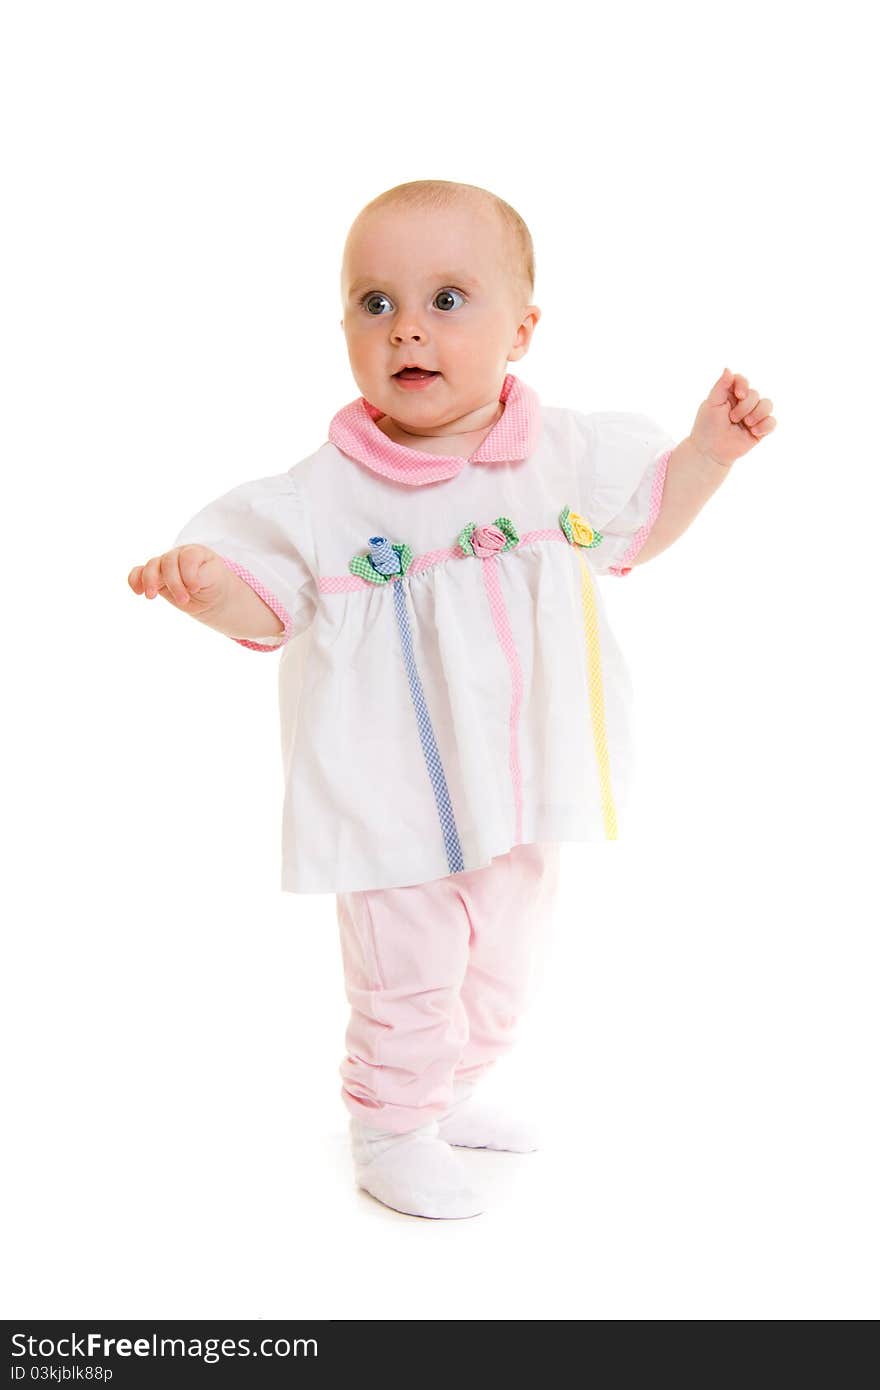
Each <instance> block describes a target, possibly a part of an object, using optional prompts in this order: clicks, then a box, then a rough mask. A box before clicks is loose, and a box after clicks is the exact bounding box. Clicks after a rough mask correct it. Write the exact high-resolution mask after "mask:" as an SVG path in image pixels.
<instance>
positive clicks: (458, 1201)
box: [350, 1117, 483, 1218]
mask: <svg viewBox="0 0 880 1390" xmlns="http://www.w3.org/2000/svg"><path fill="white" fill-rule="evenodd" d="M350 1128H351V1140H352V1153H353V1155H354V1166H355V1176H356V1178H357V1184H358V1187H362V1188H363V1189H364V1191H365V1192H369V1193H370V1195H371V1196H372V1197H375V1198H376V1199H377V1200H378V1201H380V1202H382V1203H383V1204H384V1205H385V1206H386V1207H391V1208H392V1209H393V1210H394V1211H402V1212H405V1213H406V1215H407V1216H431V1217H445V1218H455V1217H464V1216H479V1214H480V1212H481V1211H482V1210H483V1202H482V1200H481V1199H480V1197H479V1195H478V1194H477V1193H476V1192H475V1191H474V1190H473V1188H472V1187H471V1186H470V1183H469V1182H468V1179H467V1174H466V1173H465V1171H464V1168H463V1166H462V1164H461V1162H460V1160H459V1159H457V1158H456V1156H455V1154H454V1153H453V1152H452V1150H451V1149H450V1147H449V1145H448V1144H446V1143H444V1142H443V1141H442V1140H440V1139H439V1138H438V1137H437V1121H436V1120H433V1121H432V1122H431V1123H430V1124H427V1125H422V1126H421V1127H420V1128H419V1129H414V1130H410V1131H409V1132H408V1133H406V1134H392V1133H391V1132H390V1131H387V1130H375V1129H370V1128H369V1127H368V1126H367V1125H364V1124H361V1122H360V1121H359V1120H356V1119H354V1117H352V1119H351V1124H350Z"/></svg>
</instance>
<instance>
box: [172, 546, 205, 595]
mask: <svg viewBox="0 0 880 1390" xmlns="http://www.w3.org/2000/svg"><path fill="white" fill-rule="evenodd" d="M209 556H210V552H209V551H207V550H203V549H201V547H199V546H194V545H191V546H184V547H183V549H181V550H180V551H179V552H178V556H177V563H178V567H179V569H180V577H181V579H182V581H183V583H184V585H185V586H186V590H187V593H189V594H197V593H198V592H199V589H200V588H204V583H202V584H200V583H199V570H200V569H201V568H202V565H203V564H204V563H205V560H206V559H208V558H209Z"/></svg>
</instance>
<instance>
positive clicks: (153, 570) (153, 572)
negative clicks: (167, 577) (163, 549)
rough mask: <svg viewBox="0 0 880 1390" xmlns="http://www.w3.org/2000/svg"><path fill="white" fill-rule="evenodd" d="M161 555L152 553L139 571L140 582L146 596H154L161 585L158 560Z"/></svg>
mask: <svg viewBox="0 0 880 1390" xmlns="http://www.w3.org/2000/svg"><path fill="white" fill-rule="evenodd" d="M161 558H162V557H161V556H160V555H154V556H153V557H152V559H151V560H148V561H147V563H146V564H145V565H144V567H143V570H142V571H141V583H142V584H143V588H144V593H145V594H146V596H147V598H155V597H156V595H157V594H158V592H159V590H160V588H161V587H162V584H161V580H160V579H159V561H160V559H161Z"/></svg>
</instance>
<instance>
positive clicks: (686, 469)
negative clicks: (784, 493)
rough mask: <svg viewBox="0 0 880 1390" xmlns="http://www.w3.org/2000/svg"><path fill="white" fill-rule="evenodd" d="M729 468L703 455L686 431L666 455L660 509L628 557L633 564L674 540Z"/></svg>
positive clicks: (651, 557) (656, 552)
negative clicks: (649, 527) (644, 535)
mask: <svg viewBox="0 0 880 1390" xmlns="http://www.w3.org/2000/svg"><path fill="white" fill-rule="evenodd" d="M673 437H674V436H673ZM729 472H730V469H729V468H725V467H724V465H723V464H721V463H716V462H715V460H714V459H712V458H707V457H706V455H705V454H703V453H702V452H701V450H700V449H698V448H697V446H696V444H694V442H693V440H692V439H691V437H690V435H688V437H687V439H683V440H682V441H681V443H680V444H679V445H677V446H676V448H674V449H673V451H672V453H671V454H670V455H669V462H668V464H667V466H666V480H665V482H664V484H663V497H662V500H661V503H660V511H659V512H658V513H657V519H656V521H655V522H654V524H653V526H652V527H651V530H650V531H649V533H648V536H647V538H646V540H645V543H644V545H643V546H642V547H641V549H640V550H639V551H638V553H637V554H636V555H635V556H634V557H633V559H632V562H631V563H632V565H633V567H635V566H636V565H643V564H644V563H645V561H646V560H652V559H653V558H654V556H655V555H659V554H660V552H661V550H666V548H667V547H668V546H670V545H672V542H673V541H677V540H678V538H679V536H680V535H682V534H683V532H685V531H686V530H687V528H688V527H689V526H690V524H691V522H692V521H693V520H694V518H695V517H696V515H697V513H698V512H699V511H701V510H702V508H703V506H704V505H705V503H706V502H707V501H708V500H709V498H710V497H711V496H712V494H713V492H715V490H716V488H719V487H720V486H721V484H722V483H723V482H724V479H725V478H726V477H727V475H728V473H729Z"/></svg>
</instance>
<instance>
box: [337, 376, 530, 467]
mask: <svg viewBox="0 0 880 1390" xmlns="http://www.w3.org/2000/svg"><path fill="white" fill-rule="evenodd" d="M498 399H499V400H500V401H503V402H504V411H503V413H502V415H501V418H500V420H497V421H496V422H495V424H494V425H493V426H492V428H491V430H490V431H489V433H488V434H487V435H486V438H485V439H484V440H483V442H482V444H481V445H480V447H479V448H478V449H477V450H476V451H475V452H474V453H473V454H471V456H470V458H454V457H446V456H442V455H439V454H427V453H425V452H423V450H421V449H409V448H407V447H406V446H405V445H403V444H398V443H396V442H395V441H394V440H393V439H389V438H388V436H387V434H384V433H383V432H382V430H380V429H379V427H378V425H377V424H376V423H375V422H376V420H378V419H381V417H382V414H383V412H382V411H381V410H379V409H377V407H376V406H374V405H371V404H370V402H369V401H368V400H367V399H366V397H364V396H359V397H358V398H357V400H354V401H351V402H350V404H349V405H346V406H344V407H343V408H342V410H339V411H337V413H336V414H335V415H334V416H333V419H332V421H331V422H330V435H329V437H330V442H331V443H332V444H335V445H336V447H337V449H339V450H340V451H341V452H342V453H343V454H346V455H347V456H348V457H349V458H353V459H357V461H358V463H363V464H366V466H367V468H371V469H372V470H373V472H374V473H380V474H381V475H382V476H383V477H385V478H394V479H395V480H396V481H397V482H401V483H409V484H410V485H411V486H419V485H420V484H422V483H434V482H438V481H439V480H440V479H442V478H454V477H455V475H456V474H457V473H460V472H461V470H462V469H463V468H464V467H465V466H466V465H467V464H471V463H500V462H502V461H505V460H506V461H514V460H518V459H525V458H528V457H529V454H531V453H532V451H533V449H534V447H535V444H536V442H537V438H538V434H539V432H540V428H541V402H540V400H539V399H538V395H537V393H536V392H535V391H533V390H532V388H531V387H530V386H527V385H526V384H525V382H524V381H520V379H519V377H516V376H513V375H512V374H511V373H510V372H508V374H507V375H506V376H505V378H504V384H503V386H502V387H501V392H500V394H499V397H498Z"/></svg>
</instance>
